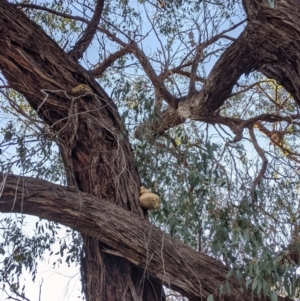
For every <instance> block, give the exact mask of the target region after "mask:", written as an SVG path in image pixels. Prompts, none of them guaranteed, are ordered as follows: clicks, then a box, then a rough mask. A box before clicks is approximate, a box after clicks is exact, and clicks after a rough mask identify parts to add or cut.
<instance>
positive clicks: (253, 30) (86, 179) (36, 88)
mask: <svg viewBox="0 0 300 301" xmlns="http://www.w3.org/2000/svg"><path fill="white" fill-rule="evenodd" d="M243 4H244V7H245V9H246V12H247V15H248V25H247V27H246V28H245V31H244V33H243V34H242V35H241V39H240V40H239V41H237V42H236V43H233V45H232V47H229V48H228V50H227V51H226V52H225V53H224V54H223V55H222V56H221V58H220V59H219V61H218V62H217V64H216V66H215V67H214V68H213V70H212V72H211V74H210V75H209V77H208V80H207V81H206V86H204V88H203V90H202V91H199V92H198V93H196V94H195V95H193V96H192V97H191V98H190V99H186V100H182V101H180V102H178V103H179V105H178V107H176V106H175V107H174V108H173V109H172V110H171V113H170V114H167V115H166V116H164V118H165V119H162V120H161V125H160V126H161V128H162V130H166V129H167V128H170V127H172V126H174V125H175V121H176V124H179V123H181V122H183V121H184V119H185V118H187V117H189V118H193V119H197V118H202V117H207V116H209V115H211V114H212V113H213V111H215V110H216V109H217V108H219V107H220V106H221V105H222V104H223V103H224V101H225V100H226V99H227V97H229V96H230V93H231V89H232V87H233V86H234V84H235V83H236V80H237V79H238V78H239V76H241V75H242V74H245V73H248V72H250V71H251V70H252V69H257V70H260V71H262V72H263V73H264V74H265V75H267V76H271V77H273V78H275V79H277V80H278V81H279V82H280V83H281V84H282V85H283V86H284V87H285V88H286V89H287V90H288V91H289V92H290V93H291V94H292V95H293V96H294V98H295V100H296V101H297V103H298V104H300V85H299V70H300V66H299V62H300V54H299V53H300V52H299V49H300V30H299V28H300V21H299V20H300V19H299V1H298V0H281V1H276V3H275V8H274V9H272V8H270V7H269V5H268V1H267V0H243ZM0 44H1V47H0V69H1V70H2V73H3V75H4V76H5V78H6V80H7V82H8V84H9V85H10V87H11V88H13V89H15V90H16V91H18V92H19V93H22V94H23V95H24V96H25V97H26V99H27V101H28V102H29V103H30V105H31V106H32V107H33V108H34V109H35V110H36V111H37V113H38V115H39V117H40V118H41V119H43V120H44V121H45V122H46V123H47V124H48V126H49V128H50V130H51V133H50V134H52V135H53V137H54V138H55V139H56V140H57V142H58V144H59V147H60V150H61V155H62V157H63V160H64V164H65V168H66V172H67V178H68V184H69V185H70V186H74V187H75V188H76V189H78V190H79V191H83V192H87V193H90V194H92V195H94V196H96V197H98V198H99V199H105V200H106V201H107V202H110V203H112V204H116V205H118V206H121V207H123V208H124V209H126V210H128V211H131V213H132V214H134V215H135V216H136V217H139V218H143V219H145V218H146V213H145V212H144V211H143V210H142V209H141V207H140V206H139V203H138V194H139V186H140V182H139V177H138V174H137V171H136V169H135V167H134V162H133V155H132V152H131V149H130V145H129V141H128V137H127V134H126V131H125V129H124V127H123V125H122V121H121V119H120V116H119V114H118V112H117V108H116V106H115V105H114V103H113V102H112V100H111V99H110V98H109V97H108V95H107V94H106V93H105V91H104V90H103V89H102V88H101V87H100V86H99V85H98V84H97V83H96V82H95V81H94V80H93V79H92V78H91V77H90V75H89V74H88V73H87V72H86V71H85V70H84V68H82V67H81V66H80V65H79V64H78V63H77V62H76V61H75V60H74V59H72V58H71V57H70V56H68V55H67V54H66V53H65V52H64V51H63V50H62V49H61V48H60V47H59V46H58V45H57V44H56V43H55V42H54V41H52V40H51V39H50V38H49V37H48V36H47V35H46V34H45V33H44V32H43V31H42V29H41V28H40V27H39V26H38V25H36V24H35V23H33V22H31V21H30V20H29V19H28V18H27V17H26V16H25V15H24V14H23V13H22V12H21V11H19V10H18V9H16V7H15V6H14V5H12V4H8V3H7V2H6V1H5V0H0ZM228 64H229V65H230V66H229V65H228ZM237 64H238V66H235V65H237ZM227 66H228V68H227V73H230V74H228V76H226V80H224V78H223V77H224V74H226V67H227ZM222 70H223V71H224V72H225V73H223V71H222ZM220 83H221V84H222V85H220ZM172 103H173V104H174V103H175V101H174V100H172ZM174 114H175V115H174ZM168 116H169V117H170V116H171V118H170V120H169V119H168ZM174 116H175V117H176V118H174ZM174 120H175V121H174ZM98 210H101V209H98ZM88 226H91V225H90V224H87V227H88ZM74 228H76V227H75V226H74ZM90 231H92V230H91V229H86V231H83V232H84V233H89V232H90ZM132 231H133V229H132ZM99 235H100V233H99ZM83 240H84V251H85V252H84V255H83V259H82V260H83V266H84V267H85V269H83V270H84V272H83V273H84V275H85V284H84V287H85V290H86V296H87V299H88V300H89V301H96V300H107V301H109V300H114V301H115V300H146V301H147V300H149V301H150V300H161V299H164V297H163V296H162V295H163V294H162V285H161V281H162V279H161V278H159V279H161V281H157V279H156V280H155V282H153V279H151V278H148V277H146V278H145V277H143V273H142V272H141V271H140V270H138V269H137V268H135V267H134V266H133V265H132V264H131V263H129V262H128V261H124V259H122V258H119V257H118V258H117V257H115V256H114V255H112V254H113V251H111V252H110V251H109V247H108V246H109V244H108V243H109V241H108V243H107V242H106V244H107V245H104V244H103V243H99V242H98V239H97V237H96V235H94V236H93V237H90V236H89V234H87V235H86V236H83ZM171 242H172V241H171ZM152 243H153V241H152ZM174 244H176V246H177V243H175V242H174ZM172 259H173V258H172ZM175 259H178V258H175ZM175 259H174V260H175ZM180 261H182V262H184V263H185V261H184V256H181V257H180ZM172 262H173V263H174V264H175V265H176V264H177V265H178V263H177V262H176V260H175V261H172V260H170V261H169V262H167V261H164V263H163V264H169V265H172ZM192 262H194V263H195V266H196V262H197V260H194V261H193V260H192V259H191V262H190V263H189V264H191V263H192ZM159 263H160V264H161V262H159ZM220 266H221V265H219V267H220ZM142 268H144V269H145V268H147V266H142ZM168 268H170V267H168ZM225 272H226V271H225ZM177 273H180V270H177ZM175 276H176V275H175ZM205 276H206V275H204V278H203V281H205V279H206V281H207V279H208V278H205ZM224 276H225V277H226V275H223V277H221V281H224ZM162 278H163V277H162ZM172 279H173V280H174V275H173V278H172ZM209 280H211V279H209ZM141 281H142V282H141ZM143 281H144V282H143ZM164 281H165V283H166V280H164ZM174 281H175V280H174ZM175 282H176V281H175ZM141 283H142V284H141ZM153 283H154V284H153ZM219 283H220V280H218V279H216V282H214V283H211V285H212V286H214V287H215V288H216V289H217V286H218V284H219ZM193 285H194V286H195V287H194V288H193V289H194V290H195V291H199V289H198V288H199V287H200V286H197V284H195V283H193ZM173 287H175V288H177V287H178V286H176V285H174V283H173ZM236 289H238V288H237V287H236ZM207 292H209V290H207ZM189 296H191V297H193V296H196V298H197V297H199V292H198V295H197V293H195V292H194V295H193V294H192V295H189ZM200 296H201V297H202V295H201V294H200ZM206 296H207V295H206ZM237 296H239V295H238V294H236V295H235V299H234V298H232V299H231V300H237ZM248 297H249V295H247V298H248ZM226 300H230V299H226ZM244 300H248V299H246V297H245V298H244ZM249 300H250V299H249Z"/></svg>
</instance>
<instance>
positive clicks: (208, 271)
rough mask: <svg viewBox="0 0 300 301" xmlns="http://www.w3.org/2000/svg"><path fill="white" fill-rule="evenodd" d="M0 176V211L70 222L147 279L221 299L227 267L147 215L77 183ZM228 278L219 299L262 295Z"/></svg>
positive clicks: (200, 297) (197, 296) (191, 294)
mask: <svg viewBox="0 0 300 301" xmlns="http://www.w3.org/2000/svg"><path fill="white" fill-rule="evenodd" d="M0 179H3V180H2V185H3V186H2V187H3V190H2V195H1V199H0V211H1V212H22V213H24V214H32V215H36V216H39V217H42V218H46V219H49V220H52V221H55V222H58V223H60V224H63V225H66V226H69V227H71V228H73V229H76V230H78V231H80V232H81V233H83V234H85V235H88V236H90V237H92V238H93V239H94V242H96V241H98V240H99V241H101V242H103V243H104V244H105V245H107V246H108V248H107V249H103V250H102V252H103V253H105V254H112V255H113V256H114V257H115V258H122V260H123V262H124V260H125V259H126V261H129V262H131V263H132V264H134V265H135V266H136V267H137V268H138V269H141V270H143V271H144V274H143V277H145V278H146V279H147V278H148V276H151V277H153V278H155V279H157V280H159V282H162V283H164V284H165V285H166V286H168V287H171V288H172V289H174V290H176V291H179V292H181V293H182V294H183V295H184V296H186V297H188V298H190V299H191V300H206V298H207V297H208V295H210V294H213V295H214V297H215V298H214V300H219V291H218V288H219V287H220V285H221V284H223V283H224V282H225V281H226V275H227V273H228V271H229V270H228V268H227V267H225V266H224V265H223V264H222V263H221V262H219V261H217V260H215V259H213V258H210V257H209V256H207V255H205V254H203V253H199V252H196V251H194V250H193V249H191V248H190V247H188V246H186V245H184V244H183V243H181V242H179V241H176V240H174V239H172V238H171V237H170V236H169V235H168V234H165V233H163V232H162V231H161V230H159V229H158V228H157V227H155V226H153V225H152V224H151V223H149V222H148V221H146V220H144V219H143V218H141V217H138V216H136V215H134V214H133V213H130V212H128V211H126V210H124V209H122V208H121V207H120V206H117V205H115V204H111V203H110V202H107V201H106V200H101V199H97V198H96V197H94V196H92V195H90V194H87V193H83V192H79V191H77V190H76V189H74V188H68V187H63V186H59V185H55V184H52V183H50V182H47V181H43V180H38V179H33V178H28V177H17V176H13V175H9V176H5V175H1V176H0ZM91 249H94V247H92V248H91ZM123 268H124V267H123ZM142 279H143V278H141V279H139V281H141V280H142ZM229 282H230V288H231V294H230V295H225V296H222V298H221V299H220V300H224V301H234V300H237V301H238V300H249V301H250V300H252V301H256V300H259V298H257V297H255V296H253V295H252V292H251V291H246V290H245V288H244V291H243V292H241V291H240V289H241V287H243V284H242V283H239V281H238V280H237V279H235V278H233V277H231V278H229ZM95 293H97V292H95ZM116 300H121V299H116ZM141 300H147V299H141ZM158 300H160V299H159V298H158ZM266 300H269V299H268V298H266ZM278 300H287V299H284V298H280V297H279V299H278Z"/></svg>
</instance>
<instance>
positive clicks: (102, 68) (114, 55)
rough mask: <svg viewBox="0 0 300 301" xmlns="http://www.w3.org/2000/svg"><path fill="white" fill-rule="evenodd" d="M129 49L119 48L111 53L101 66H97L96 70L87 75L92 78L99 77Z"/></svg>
mask: <svg viewBox="0 0 300 301" xmlns="http://www.w3.org/2000/svg"><path fill="white" fill-rule="evenodd" d="M128 48H129V47H128V46H127V47H126V46H125V47H124V48H121V49H120V50H118V51H116V52H114V53H112V54H111V55H109V56H108V57H107V58H106V59H105V60H104V61H103V62H102V63H101V64H99V65H98V66H97V68H95V69H93V70H90V71H88V72H89V74H90V75H91V76H93V77H101V76H102V74H103V72H104V71H105V70H106V69H107V68H108V67H110V66H111V65H112V64H113V63H114V62H115V61H116V60H117V59H119V58H121V57H122V56H124V55H125V54H127V53H129V52H130V51H129V49H128Z"/></svg>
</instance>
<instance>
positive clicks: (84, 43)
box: [69, 0, 104, 60]
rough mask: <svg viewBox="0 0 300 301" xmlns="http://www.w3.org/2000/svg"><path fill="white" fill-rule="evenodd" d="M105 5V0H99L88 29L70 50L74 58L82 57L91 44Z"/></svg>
mask: <svg viewBox="0 0 300 301" xmlns="http://www.w3.org/2000/svg"><path fill="white" fill-rule="evenodd" d="M103 6H104V0H97V4H96V8H95V13H94V15H93V17H92V19H91V21H90V22H89V24H88V26H87V28H86V30H85V31H84V32H83V34H82V36H81V38H80V39H79V40H78V41H77V42H76V44H75V45H74V47H73V49H72V50H71V51H70V52H69V55H70V56H72V57H73V58H74V59H76V60H79V59H81V58H82V56H83V53H84V52H85V51H86V49H87V48H88V47H89V45H90V44H91V42H92V40H93V37H94V35H95V33H96V30H97V26H98V24H99V21H100V18H101V15H102V10H103Z"/></svg>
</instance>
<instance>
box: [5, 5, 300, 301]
mask: <svg viewBox="0 0 300 301" xmlns="http://www.w3.org/2000/svg"><path fill="white" fill-rule="evenodd" d="M43 5H45V7H47V8H51V9H53V10H56V11H58V12H60V13H62V14H73V15H77V13H78V10H79V8H81V9H82V12H81V14H80V13H78V14H79V15H81V16H82V17H83V18H84V19H86V20H89V17H90V16H91V15H92V12H93V8H94V1H75V2H74V1H53V2H51V3H43ZM23 10H24V11H25V12H26V14H27V15H28V16H29V17H31V19H32V20H34V21H35V22H37V23H38V24H40V25H41V26H42V27H43V28H44V29H45V31H46V32H47V33H48V34H49V35H50V36H51V37H52V38H54V39H55V40H56V41H57V43H58V44H59V45H61V46H62V47H63V46H66V48H65V50H66V51H68V50H70V48H71V45H73V44H74V42H75V40H76V39H77V37H78V35H80V34H81V33H82V31H83V29H84V28H85V26H86V24H85V23H84V22H83V23H82V22H80V21H78V20H76V19H70V18H63V17H62V16H59V15H57V16H56V15H54V14H49V13H48V12H46V11H38V10H30V9H27V8H23ZM242 14H243V12H241V9H240V7H239V5H238V2H237V1H219V0H216V1H214V2H213V4H212V3H211V2H208V1H204V0H203V1H191V0H187V1H181V0H176V1H174V0H165V1H158V3H156V1H155V2H149V1H144V0H138V1H134V2H133V1H127V0H122V1H116V0H114V1H106V6H105V8H104V11H103V16H102V17H103V18H102V21H101V23H100V24H99V28H100V29H101V30H102V31H101V30H100V29H99V31H98V32H97V33H96V36H95V38H94V40H93V43H92V45H91V47H90V49H89V51H88V52H87V55H86V56H85V57H84V59H83V60H82V64H83V65H84V66H85V67H86V68H87V69H92V68H94V67H97V66H98V65H99V64H100V63H101V62H102V61H103V60H104V59H105V58H107V57H108V56H109V55H110V54H111V53H114V52H115V51H117V50H119V48H120V46H119V45H118V44H116V43H114V39H113V38H111V37H108V36H106V35H105V34H104V33H103V32H105V30H107V31H109V32H110V33H112V36H113V37H114V38H118V39H121V40H122V41H126V42H128V40H129V39H134V40H135V41H136V42H137V43H138V44H139V46H140V48H141V49H143V50H144V52H145V55H146V57H147V58H148V59H149V62H150V63H151V64H152V66H153V68H154V69H155V71H156V72H157V73H159V72H162V73H163V70H165V69H172V68H175V67H176V66H177V65H179V64H180V63H181V62H182V61H184V60H185V59H186V61H189V60H192V59H193V57H194V56H193V53H194V50H195V45H197V44H198V43H201V42H203V41H207V40H209V39H210V38H212V37H213V36H214V35H215V34H217V33H219V32H221V31H222V30H224V24H225V25H226V26H225V27H226V28H228V27H229V26H230V24H232V23H233V22H235V21H236V20H235V18H236V16H240V15H242ZM230 42H231V41H228V40H226V39H221V40H219V41H218V42H217V43H213V44H211V45H209V46H208V47H207V48H206V49H205V51H204V57H203V61H202V62H201V63H202V64H201V65H200V66H199V68H198V71H197V75H199V77H202V78H206V76H207V74H208V73H209V70H210V69H211V68H212V63H211V61H214V60H215V57H214V56H217V57H219V56H220V54H221V53H222V52H223V51H224V50H225V49H226V47H227V46H228V44H229V43H230ZM185 70H187V71H189V70H190V69H189V67H187V68H186V69H185ZM189 80H190V79H189V78H188V77H184V76H181V75H179V74H176V73H174V74H172V76H170V77H169V78H168V80H166V81H165V85H166V86H167V88H168V89H169V91H171V92H172V93H174V95H176V96H178V97H181V96H183V95H185V94H186V92H187V90H188V86H189ZM98 81H99V83H100V84H101V85H102V86H103V87H105V88H106V90H107V91H108V92H109V93H110V95H111V97H112V98H113V100H114V102H115V103H116V104H117V106H118V109H119V112H120V114H121V115H122V118H123V122H124V125H125V126H126V129H127V131H128V134H129V137H130V139H131V143H132V149H133V151H134V154H135V159H136V165H137V166H138V169H139V174H140V177H141V180H142V184H143V185H144V186H146V187H147V188H149V189H151V190H153V191H155V192H156V193H158V194H159V195H160V197H161V200H162V208H161V210H158V211H156V212H153V213H152V214H151V220H152V222H153V223H155V224H156V225H158V226H159V227H161V229H163V230H164V231H166V232H168V233H169V234H170V235H171V236H172V237H174V238H176V239H178V240H181V241H183V242H184V243H186V244H189V245H190V246H191V247H193V248H194V249H196V250H198V251H199V252H205V253H206V254H208V255H210V256H214V257H215V258H217V259H219V260H221V261H222V262H223V263H224V264H226V265H227V266H228V267H229V268H230V269H231V270H230V272H229V273H228V275H227V278H230V277H232V276H233V275H235V276H237V277H238V279H242V278H243V279H247V280H246V281H247V282H246V285H247V287H251V288H252V290H253V291H255V292H257V293H258V294H259V295H263V296H265V295H269V296H270V297H271V300H276V298H277V293H278V292H280V293H283V294H287V295H289V296H293V297H295V296H299V290H298V289H297V288H298V287H299V285H300V284H299V281H300V280H299V276H298V274H297V273H296V269H297V263H295V262H291V261H289V260H288V258H287V256H288V254H289V250H288V248H287V246H288V243H289V239H290V228H291V227H293V226H295V225H296V224H297V218H296V217H297V216H298V214H299V212H298V207H297V205H298V204H296V200H298V199H299V183H298V180H296V179H299V166H298V165H297V162H296V161H295V160H294V161H293V158H294V157H293V151H295V150H297V148H298V147H299V141H300V140H299V126H298V125H297V124H296V123H291V124H287V122H282V123H280V122H278V123H275V124H270V125H269V124H267V125H266V128H267V129H268V130H269V131H271V130H274V129H275V130H282V129H285V128H286V131H287V132H288V133H289V134H286V135H285V137H284V140H282V141H281V142H282V145H284V146H285V149H279V148H276V147H275V146H273V145H270V144H269V145H268V142H267V141H269V140H267V139H266V136H263V135H262V134H261V132H259V131H258V128H257V132H259V133H260V134H261V135H260V136H259V142H261V144H266V145H264V150H265V151H266V156H267V159H268V162H269V164H268V168H267V170H266V172H265V175H264V178H263V179H262V180H261V181H260V182H259V184H257V185H256V186H254V185H253V182H254V180H255V178H256V176H257V174H258V173H259V172H260V168H261V159H260V158H259V157H258V156H257V154H256V153H254V151H255V147H254V146H253V144H251V143H250V142H251V138H250V136H249V132H248V130H247V129H246V130H245V131H244V133H243V134H244V136H243V139H242V140H240V141H238V142H237V143H233V142H232V141H233V138H234V137H233V135H232V134H231V133H229V134H228V131H227V129H224V128H225V127H226V126H225V125H222V124H219V125H217V124H210V125H209V124H207V123H204V122H201V121H191V120H188V121H187V122H186V123H185V124H184V125H180V126H178V127H176V128H173V129H170V130H168V131H167V132H166V133H165V134H164V135H159V134H158V133H155V132H150V133H145V136H147V135H148V138H149V137H150V138H151V139H148V140H147V139H142V140H141V141H138V140H136V139H135V138H134V131H135V129H136V128H137V126H138V125H139V124H142V123H145V122H151V121H155V120H160V118H161V117H160V113H161V112H162V111H163V110H164V109H165V108H166V103H164V102H163V103H162V104H161V107H160V108H158V106H159V105H158V104H157V103H156V101H157V99H156V95H155V91H154V88H153V84H152V82H151V81H150V79H149V78H148V77H147V74H146V73H145V71H144V70H143V68H142V67H141V66H140V64H139V63H138V61H137V60H136V58H135V57H134V56H133V55H132V54H128V55H126V56H124V57H121V58H119V59H118V60H116V61H115V62H114V63H113V64H112V65H111V66H110V67H109V68H108V69H107V70H105V72H104V73H103V74H102V75H101V77H100V78H99V79H98ZM255 82H263V83H260V86H259V87H258V86H257V85H255V86H254V88H252V89H251V88H249V89H248V90H246V92H245V93H238V92H239V91H240V90H241V89H246V88H247V87H251V86H252V85H253V84H254V83H255ZM196 86H197V88H199V89H200V88H201V86H202V83H201V82H197V85H196ZM245 87H246V88H245ZM234 93H236V94H234V95H233V96H232V97H231V98H230V99H229V100H227V101H226V103H225V104H224V106H222V108H221V114H222V116H224V117H228V118H242V119H245V120H246V119H250V118H252V117H254V116H256V115H258V114H263V113H266V112H268V113H274V114H275V113H276V114H279V113H281V114H285V115H283V116H287V113H286V112H289V113H291V114H296V113H297V111H298V109H297V107H296V105H295V103H294V102H293V100H292V99H291V96H290V95H289V94H288V93H287V92H286V91H285V90H284V89H283V88H282V87H280V86H279V85H277V84H276V83H274V82H273V81H268V80H266V79H264V78H262V77H261V76H260V75H259V74H256V73H254V74H251V75H250V76H249V77H248V78H241V79H240V80H239V83H238V85H237V86H236V87H235V88H234ZM268 96H272V99H273V98H274V99H275V100H276V101H275V102H274V101H273V102H270V101H269V97H268ZM275 96H276V97H275ZM0 105H1V115H0V116H1V117H2V122H1V131H0V149H1V158H0V164H1V171H2V172H11V171H12V172H15V173H19V174H22V175H31V176H34V177H38V178H43V179H47V180H50V181H52V182H56V183H61V184H65V173H64V170H63V164H62V160H61V158H60V155H59V149H58V147H57V145H56V144H55V142H54V141H53V139H52V138H53V137H52V136H51V134H52V133H51V129H49V128H48V127H47V126H45V125H44V124H42V122H41V120H40V119H39V118H38V116H37V115H36V113H35V111H34V110H33V109H32V108H30V107H29V106H28V105H27V103H26V100H25V99H24V98H23V97H22V96H21V95H19V94H18V93H16V92H15V91H11V90H9V89H3V93H2V97H1V103H0ZM282 111H284V113H282ZM25 221H26V220H25V219H24V216H22V215H17V216H16V217H14V216H9V217H7V216H5V217H4V218H3V219H2V220H1V231H2V232H1V240H0V256H2V255H4V259H3V262H2V266H3V267H4V268H3V269H1V271H0V278H1V279H0V281H3V282H5V283H6V285H7V286H9V288H10V290H11V291H13V292H14V291H18V292H19V294H20V295H22V294H23V295H24V289H25V288H24V287H20V283H19V282H18V277H19V276H20V275H21V273H22V272H23V271H24V270H27V271H28V272H30V274H31V275H32V279H35V277H36V272H37V260H41V259H43V258H45V256H46V255H47V256H48V255H49V256H52V257H51V258H54V259H53V261H54V262H53V265H54V266H58V265H60V264H61V263H62V262H66V263H67V264H68V265H71V264H75V265H76V264H79V263H80V252H81V238H80V236H79V235H78V233H76V232H74V231H72V230H70V229H67V230H66V233H63V234H62V233H61V229H60V227H59V226H58V225H57V224H55V223H52V222H48V221H38V222H37V224H36V225H35V229H34V233H33V234H32V235H26V233H24V231H23V226H24V223H25ZM59 235H63V237H62V238H61V237H59ZM55 243H57V244H58V245H59V247H58V251H54V250H53V246H54V244H55ZM3 252H4V254H2V253H3ZM1 254H2V255H1ZM45 254H46V255H45ZM53 255H54V257H53ZM55 256H56V257H55ZM57 258H58V259H57ZM229 291H230V287H229V282H228V281H226V282H225V283H224V284H223V286H222V287H221V288H220V294H224V293H226V292H229ZM207 300H208V301H213V300H214V296H213V295H210V296H208V298H207Z"/></svg>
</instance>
